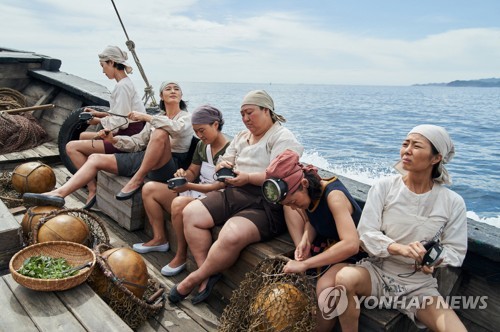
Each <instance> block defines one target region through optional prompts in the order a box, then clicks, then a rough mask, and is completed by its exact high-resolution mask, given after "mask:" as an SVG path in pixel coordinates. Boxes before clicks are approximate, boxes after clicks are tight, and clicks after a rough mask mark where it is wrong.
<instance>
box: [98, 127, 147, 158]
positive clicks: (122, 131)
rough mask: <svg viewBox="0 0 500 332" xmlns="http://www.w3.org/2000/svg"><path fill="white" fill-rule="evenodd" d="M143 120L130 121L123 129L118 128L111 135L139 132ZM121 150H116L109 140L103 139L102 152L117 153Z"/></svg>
mask: <svg viewBox="0 0 500 332" xmlns="http://www.w3.org/2000/svg"><path fill="white" fill-rule="evenodd" d="M144 124H145V123H144V122H132V123H129V125H128V127H127V128H125V129H120V130H118V131H117V132H116V134H114V135H113V136H118V135H121V136H133V135H135V134H138V133H140V132H141V130H142V128H144ZM119 152H123V151H121V150H118V149H117V148H115V147H114V146H113V144H111V143H110V142H107V141H104V153H106V154H113V153H119Z"/></svg>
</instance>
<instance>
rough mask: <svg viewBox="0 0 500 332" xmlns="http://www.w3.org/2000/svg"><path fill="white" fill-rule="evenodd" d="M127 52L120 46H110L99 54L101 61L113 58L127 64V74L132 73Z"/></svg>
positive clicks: (117, 61)
mask: <svg viewBox="0 0 500 332" xmlns="http://www.w3.org/2000/svg"><path fill="white" fill-rule="evenodd" d="M127 59H128V55H127V52H123V51H122V50H121V49H120V48H119V47H118V46H108V47H106V48H105V49H104V51H102V53H100V54H99V61H108V60H113V61H114V62H116V63H121V64H122V65H124V66H125V71H126V72H127V74H130V73H132V67H130V65H129V64H128V63H127Z"/></svg>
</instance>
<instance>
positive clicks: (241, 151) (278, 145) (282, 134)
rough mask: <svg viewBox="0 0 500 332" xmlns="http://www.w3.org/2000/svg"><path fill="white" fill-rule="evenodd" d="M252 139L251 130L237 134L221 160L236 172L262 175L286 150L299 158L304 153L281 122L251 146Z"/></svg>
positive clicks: (302, 148)
mask: <svg viewBox="0 0 500 332" xmlns="http://www.w3.org/2000/svg"><path fill="white" fill-rule="evenodd" d="M250 137H251V133H250V131H249V130H243V131H241V132H240V133H239V134H237V135H236V137H235V138H234V139H233V140H232V141H231V143H230V144H229V146H228V147H227V149H226V152H225V153H224V155H223V156H222V157H221V159H222V160H224V161H228V162H230V163H232V164H233V165H234V166H235V167H234V169H235V170H239V171H242V172H245V173H254V172H256V173H260V172H264V171H265V170H266V168H267V166H269V164H270V163H271V161H272V160H273V159H274V158H276V157H277V156H278V155H279V154H280V153H281V152H283V151H285V150H286V149H290V150H293V151H295V152H297V153H298V154H299V156H301V155H302V152H303V151H304V147H303V146H302V145H301V144H300V143H299V142H298V141H297V139H296V138H295V135H294V134H293V133H292V132H291V131H290V130H289V129H287V128H285V127H283V126H282V125H281V124H280V123H279V122H275V123H274V124H273V125H272V127H271V128H269V130H268V131H267V132H266V133H265V134H264V136H263V137H262V138H261V139H260V140H259V141H258V142H257V143H255V144H252V145H250V143H249V140H250Z"/></svg>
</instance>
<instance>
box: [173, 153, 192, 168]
mask: <svg viewBox="0 0 500 332" xmlns="http://www.w3.org/2000/svg"><path fill="white" fill-rule="evenodd" d="M191 158H192V156H191ZM172 159H174V162H175V165H176V166H177V169H179V168H183V169H188V168H189V165H190V164H191V160H189V153H188V152H172Z"/></svg>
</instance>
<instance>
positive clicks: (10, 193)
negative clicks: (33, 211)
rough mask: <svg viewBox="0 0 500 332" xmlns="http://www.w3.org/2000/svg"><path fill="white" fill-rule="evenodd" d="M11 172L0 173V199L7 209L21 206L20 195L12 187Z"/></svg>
mask: <svg viewBox="0 0 500 332" xmlns="http://www.w3.org/2000/svg"><path fill="white" fill-rule="evenodd" d="M11 179H12V172H2V173H0V199H1V200H2V201H3V202H4V204H5V206H6V207H7V208H8V209H12V208H16V207H18V206H21V205H23V200H22V199H21V194H20V193H18V192H17V191H16V190H15V189H14V186H13V185H12V180H11Z"/></svg>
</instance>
